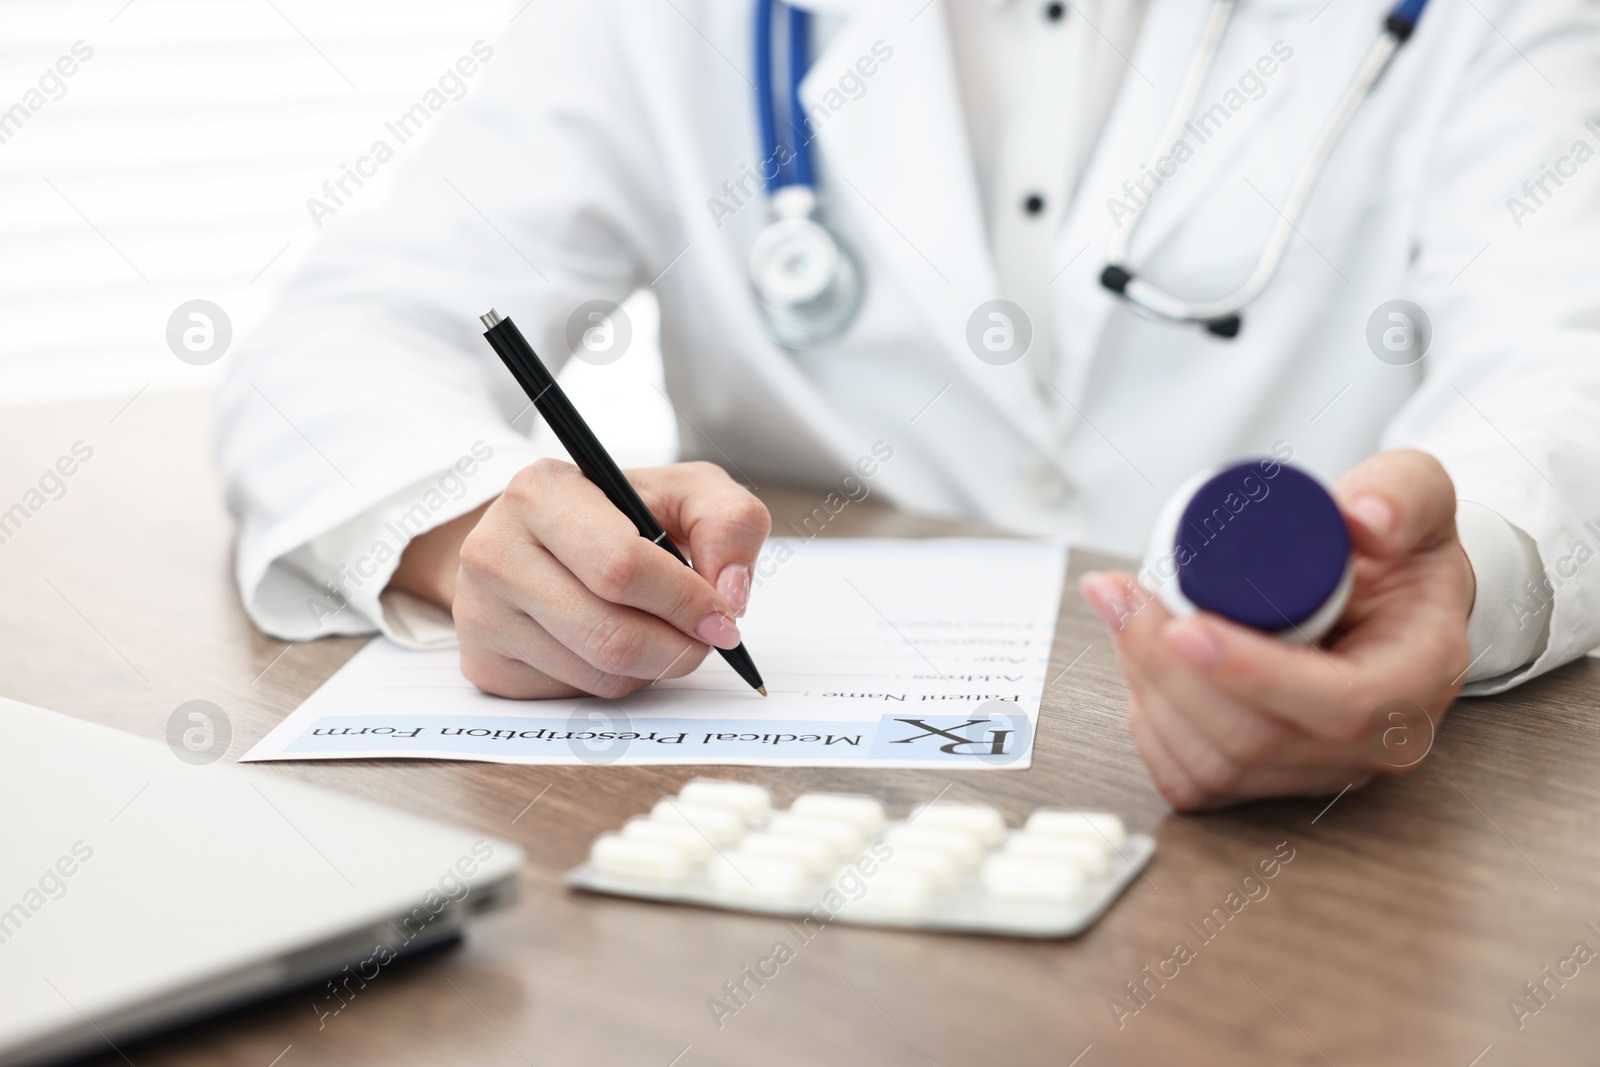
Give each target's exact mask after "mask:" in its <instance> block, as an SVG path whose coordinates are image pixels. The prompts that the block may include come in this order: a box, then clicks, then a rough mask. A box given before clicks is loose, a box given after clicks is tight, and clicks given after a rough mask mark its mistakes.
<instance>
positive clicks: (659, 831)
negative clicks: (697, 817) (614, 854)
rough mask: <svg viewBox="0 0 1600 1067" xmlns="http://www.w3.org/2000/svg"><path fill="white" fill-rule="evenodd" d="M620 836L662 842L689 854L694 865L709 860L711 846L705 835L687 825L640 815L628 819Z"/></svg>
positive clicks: (633, 839) (634, 839)
mask: <svg viewBox="0 0 1600 1067" xmlns="http://www.w3.org/2000/svg"><path fill="white" fill-rule="evenodd" d="M622 836H623V837H626V838H628V839H629V840H632V841H663V842H665V843H667V844H669V845H676V846H677V847H678V848H681V849H683V851H684V852H686V853H688V854H689V859H690V860H691V861H693V862H694V863H696V864H701V863H704V862H705V861H706V860H708V859H710V858H711V853H712V851H713V846H712V844H711V842H710V841H707V840H706V838H705V835H704V834H702V833H701V832H700V831H699V830H696V829H695V828H694V827H692V826H690V825H688V824H687V823H671V822H656V821H654V820H653V819H647V818H645V817H644V816H642V815H636V816H634V817H633V818H631V819H629V820H628V822H627V825H626V826H624V827H623V828H622Z"/></svg>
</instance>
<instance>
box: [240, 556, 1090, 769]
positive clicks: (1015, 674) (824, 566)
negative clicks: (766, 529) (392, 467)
mask: <svg viewBox="0 0 1600 1067" xmlns="http://www.w3.org/2000/svg"><path fill="white" fill-rule="evenodd" d="M1066 568H1067V548H1066V546H1065V545H1063V544H1060V543H1057V542H1041V541H1026V540H1003V539H969V538H959V539H957V538H949V539H946V538H937V539H910V540H902V539H887V538H861V539H846V538H828V539H818V540H801V539H794V538H774V539H772V540H770V541H768V542H767V544H766V546H765V547H764V548H763V549H762V553H761V556H760V558H759V559H758V560H757V562H756V566H755V568H754V573H753V576H752V585H753V589H752V592H751V597H750V608H749V611H748V613H747V614H746V616H745V617H744V618H743V619H741V620H740V623H739V629H740V632H741V633H742V635H743V637H744V642H745V647H746V648H748V649H749V650H750V654H751V655H752V656H753V657H754V659H755V661H756V663H757V665H758V666H759V667H760V669H761V672H762V675H763V678H764V680H765V681H766V684H767V689H768V692H769V694H770V695H769V696H767V697H765V698H763V697H762V696H761V695H760V694H758V693H756V692H754V691H753V690H751V689H749V688H748V687H747V686H746V685H745V684H744V683H743V682H742V681H741V680H740V679H739V677H738V676H737V675H736V674H734V672H733V670H732V669H731V668H730V667H728V666H727V664H725V663H724V662H723V661H722V660H721V658H720V657H718V656H715V655H712V656H707V657H706V660H705V662H704V664H703V665H702V666H701V667H700V668H699V669H698V670H696V671H694V672H693V673H691V674H690V675H688V676H687V677H684V678H678V679H672V680H666V681H661V682H657V683H656V684H655V685H653V686H650V687H649V688H647V689H644V690H641V691H640V692H638V693H634V694H632V695H630V696H627V697H624V698H622V699H621V700H603V699H600V698H598V697H583V698H577V699H564V700H506V699H503V698H500V697H494V696H490V695H488V694H486V693H483V692H481V691H480V690H478V689H477V688H475V687H474V686H473V685H472V683H470V682H468V681H467V680H466V679H465V678H464V677H463V676H462V674H461V670H460V666H459V662H458V659H459V657H458V652H457V651H456V650H455V649H438V650H429V651H420V652H419V651H412V650H407V649H403V648H401V647H400V646H398V645H395V644H394V643H392V642H390V641H387V640H385V639H382V638H379V639H377V640H374V641H373V642H371V643H370V644H368V645H367V646H366V647H365V648H363V649H362V650H361V651H360V652H358V653H357V654H356V655H355V656H354V657H353V658H352V659H351V660H350V662H349V663H347V664H346V665H345V666H344V667H343V668H341V669H340V670H339V671H338V672H337V673H335V674H334V675H333V677H331V678H330V679H328V681H327V682H326V683H324V684H323V686H322V687H321V688H320V689H318V690H317V691H316V692H315V693H313V694H312V695H311V696H310V697H309V698H307V699H306V701H305V702H304V703H303V704H301V705H300V707H299V708H297V709H296V710H295V711H294V712H293V713H291V714H290V715H289V716H288V717H287V718H285V719H284V720H283V722H281V723H279V724H278V726H277V727H275V728H274V729H273V730H272V732H271V733H269V734H268V735H267V736H266V737H265V738H263V739H262V740H261V741H260V742H259V743H258V744H257V745H256V746H255V747H254V748H252V749H251V750H250V752H249V753H247V754H246V755H245V756H244V757H243V759H244V760H245V761H256V760H303V759H373V758H403V759H461V760H480V761H486V762H494V763H550V764H578V763H587V764H595V765H610V764H618V765H624V764H639V763H675V764H741V765H761V766H812V767H941V768H954V767H970V768H974V769H984V768H990V769H993V768H1025V767H1027V766H1028V765H1029V763H1030V761H1031V759H1032V753H1033V738H1034V727H1035V724H1036V722H1037V721H1038V715H1039V701H1040V697H1041V696H1042V694H1043V692H1044V686H1045V682H1046V671H1047V670H1048V667H1049V662H1050V647H1051V643H1052V641H1053V639H1054V636H1055V624H1056V615H1057V612H1058V610H1059V608H1060V604H1061V593H1062V583H1063V580H1064V578H1065V575H1066Z"/></svg>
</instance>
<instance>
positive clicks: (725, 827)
mask: <svg viewBox="0 0 1600 1067" xmlns="http://www.w3.org/2000/svg"><path fill="white" fill-rule="evenodd" d="M650 818H651V821H653V822H661V823H666V824H668V825H669V826H692V827H694V828H695V829H696V830H698V831H700V832H701V833H702V834H704V835H705V836H706V837H708V838H710V839H711V843H712V844H714V845H731V844H733V842H735V841H737V840H739V838H741V837H743V836H744V816H743V815H740V814H739V813H738V812H736V811H734V810H733V809H732V808H719V807H717V806H715V805H713V804H691V803H689V802H688V801H687V800H662V801H659V802H657V804H656V806H655V807H653V808H651V809H650Z"/></svg>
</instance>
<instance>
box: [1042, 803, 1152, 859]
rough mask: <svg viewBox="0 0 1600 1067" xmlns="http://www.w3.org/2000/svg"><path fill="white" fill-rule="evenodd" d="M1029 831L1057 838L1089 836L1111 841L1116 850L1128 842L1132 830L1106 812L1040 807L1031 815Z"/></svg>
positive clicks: (1098, 839) (1097, 839)
mask: <svg viewBox="0 0 1600 1067" xmlns="http://www.w3.org/2000/svg"><path fill="white" fill-rule="evenodd" d="M1028 832H1029V833H1030V834H1053V835H1055V836H1057V837H1087V838H1090V839H1092V840H1095V841H1104V842H1108V843H1109V844H1110V846H1111V848H1112V850H1113V851H1115V850H1118V849H1121V848H1122V847H1123V846H1124V845H1126V844H1127V843H1128V829H1127V827H1125V826H1123V825H1122V820H1121V819H1119V818H1117V817H1116V816H1115V815H1112V814H1110V813H1109V812H1104V811H1065V810H1063V809H1061V808H1040V809H1039V810H1038V811H1036V812H1034V813H1033V814H1032V815H1030V816H1028Z"/></svg>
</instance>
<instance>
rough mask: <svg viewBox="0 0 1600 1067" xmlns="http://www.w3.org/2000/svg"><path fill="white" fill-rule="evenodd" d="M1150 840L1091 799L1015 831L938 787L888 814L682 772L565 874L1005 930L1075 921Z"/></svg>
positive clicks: (1038, 930) (796, 907)
mask: <svg viewBox="0 0 1600 1067" xmlns="http://www.w3.org/2000/svg"><path fill="white" fill-rule="evenodd" d="M1154 852H1155V841H1154V840H1152V839H1151V838H1150V837H1149V836H1147V835H1145V834H1129V833H1128V832H1127V830H1126V829H1125V827H1124V826H1123V824H1122V820H1121V819H1119V818H1118V817H1117V816H1115V815H1110V814H1106V813H1100V812H1081V811H1076V810H1069V809H1061V808H1039V809H1038V810H1036V811H1034V812H1033V813H1032V814H1031V815H1029V817H1028V819H1027V821H1026V824H1025V825H1024V826H1022V827H1021V828H1011V827H1008V826H1007V825H1006V822H1005V818H1004V816H1002V815H1001V813H1000V811H999V809H997V808H994V807H991V806H989V805H987V804H970V803H958V802H954V801H943V800H937V801H934V802H932V803H929V804H923V805H920V806H918V807H916V808H913V809H912V810H911V811H910V812H909V813H908V815H907V817H906V818H904V819H896V820H891V819H890V818H889V817H888V813H887V812H886V811H885V809H884V806H883V804H882V802H881V801H879V800H878V799H877V798H876V797H872V796H867V795H864V794H856V793H806V794H803V795H801V796H799V797H797V798H795V801H794V803H793V804H791V805H790V806H789V808H788V810H786V811H778V810H774V808H773V804H772V794H770V793H769V792H768V791H767V790H766V789H764V788H762V787H761V786H758V785H751V784H749V783H745V782H730V781H723V780H721V779H715V778H697V779H695V780H694V781H691V782H689V783H688V784H687V785H685V786H684V787H683V790H682V792H680V793H679V794H678V795H677V796H676V797H665V798H663V799H662V800H661V801H660V802H659V803H658V804H656V806H655V807H654V808H653V809H652V810H651V811H650V813H649V814H648V815H641V816H637V817H635V818H632V819H630V820H628V823H627V825H625V826H624V827H623V828H622V830H621V831H620V832H615V833H606V834H602V835H600V837H598V838H597V839H596V840H595V842H594V845H593V846H592V848H591V849H590V852H589V859H588V862H586V863H584V864H582V865H581V866H578V867H576V868H574V869H573V870H571V871H568V872H567V876H566V880H567V884H568V885H571V886H575V887H577V888H581V889H586V890H589V891H591V892H596V893H609V894H613V895H616V896H626V897H641V898H644V899H648V900H661V901H670V902H674V903H680V904H698V905H701V906H703V907H710V908H726V909H730V910H735V911H752V912H762V913H766V914H771V915H789V916H800V917H805V918H807V919H808V920H816V921H818V922H821V923H824V924H825V923H828V922H845V923H857V924H861V925H871V926H898V927H911V928H917V929H928V930H950V931H960V932H964V933H977V934H1001V935H1007V936H1012V937H1034V938H1062V937H1073V936H1076V935H1077V934H1080V933H1082V932H1083V931H1084V930H1086V929H1088V927H1089V926H1090V925H1092V924H1093V923H1094V921H1095V920H1096V919H1098V918H1099V917H1100V916H1101V915H1102V914H1104V913H1105V911H1106V909H1107V908H1109V907H1110V906H1111V904H1112V902H1113V901H1115V900H1116V898H1117V896H1118V894H1120V893H1121V892H1122V891H1123V889H1125V888H1126V887H1127V886H1128V883H1130V882H1131V881H1133V879H1134V878H1136V877H1138V875H1139V872H1140V871H1141V870H1143V869H1144V867H1145V865H1146V864H1147V863H1149V861H1150V857H1151V855H1152V854H1153V853H1154Z"/></svg>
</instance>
